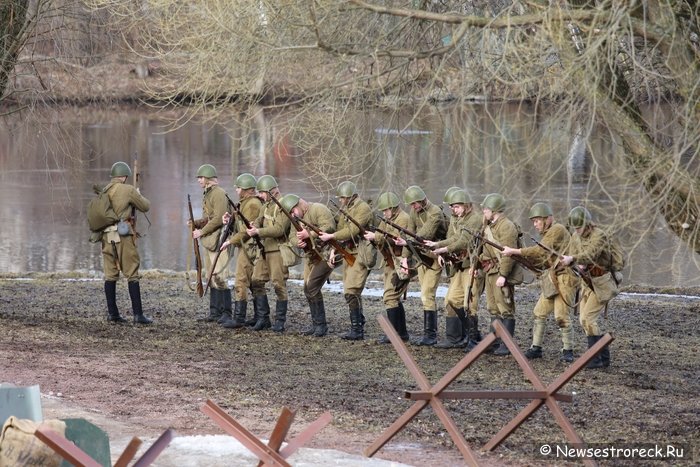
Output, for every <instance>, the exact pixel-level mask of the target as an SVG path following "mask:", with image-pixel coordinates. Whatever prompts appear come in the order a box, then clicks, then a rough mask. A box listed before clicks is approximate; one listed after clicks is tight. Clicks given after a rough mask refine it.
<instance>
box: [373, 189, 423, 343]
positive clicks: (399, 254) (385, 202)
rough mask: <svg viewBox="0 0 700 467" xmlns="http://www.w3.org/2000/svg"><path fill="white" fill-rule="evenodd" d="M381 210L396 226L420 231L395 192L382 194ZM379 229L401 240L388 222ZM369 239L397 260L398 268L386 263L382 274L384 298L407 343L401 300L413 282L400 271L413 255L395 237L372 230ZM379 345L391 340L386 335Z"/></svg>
mask: <svg viewBox="0 0 700 467" xmlns="http://www.w3.org/2000/svg"><path fill="white" fill-rule="evenodd" d="M377 210H378V211H381V213H382V216H383V218H384V219H388V220H390V221H391V222H393V223H394V224H396V225H399V226H401V227H403V228H404V229H406V230H410V231H411V232H413V231H415V230H416V226H415V225H414V224H413V221H412V220H411V216H409V215H408V213H407V212H406V211H404V210H403V209H401V207H400V200H399V197H398V196H397V195H396V194H395V193H392V192H390V191H388V192H386V193H382V194H381V195H379V198H378V199H377ZM377 227H378V228H379V229H381V230H382V231H384V232H388V233H390V234H392V235H393V236H394V237H395V238H398V237H400V234H401V232H399V230H398V229H397V228H396V227H394V226H391V225H389V224H387V223H386V222H385V221H382V222H381V223H380V224H379V225H378V226H377ZM365 239H366V240H368V241H370V242H373V243H374V244H375V245H377V248H388V249H389V251H390V252H391V255H392V257H393V258H394V267H392V266H391V265H390V264H386V263H385V264H384V269H383V271H382V272H383V276H384V295H383V297H382V299H383V301H384V307H385V309H386V316H387V318H388V319H389V322H390V323H391V325H392V326H393V327H394V329H396V332H397V334H398V335H399V337H400V338H401V340H403V341H407V340H408V338H409V336H408V330H407V329H406V310H405V309H404V306H403V302H402V301H401V297H402V296H403V294H404V293H405V292H406V289H408V284H409V281H408V280H402V279H400V278H399V272H400V271H398V269H399V268H400V267H401V261H402V260H403V259H404V258H408V257H409V256H410V253H409V252H408V249H406V248H403V247H401V246H398V245H396V243H394V241H393V240H392V238H391V237H389V236H386V235H384V234H383V233H381V232H379V231H376V232H370V231H369V230H368V231H367V232H366V233H365ZM397 271H398V272H397ZM377 342H378V343H380V344H388V343H389V338H388V337H387V336H386V335H382V336H380V337H379V339H378V340H377Z"/></svg>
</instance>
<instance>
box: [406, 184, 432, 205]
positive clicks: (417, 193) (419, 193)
mask: <svg viewBox="0 0 700 467" xmlns="http://www.w3.org/2000/svg"><path fill="white" fill-rule="evenodd" d="M425 198H427V196H425V191H423V188H421V187H419V186H418V185H413V186H409V187H408V188H406V191H405V192H404V194H403V202H404V203H406V204H411V203H415V202H418V201H423V200H424V199H425Z"/></svg>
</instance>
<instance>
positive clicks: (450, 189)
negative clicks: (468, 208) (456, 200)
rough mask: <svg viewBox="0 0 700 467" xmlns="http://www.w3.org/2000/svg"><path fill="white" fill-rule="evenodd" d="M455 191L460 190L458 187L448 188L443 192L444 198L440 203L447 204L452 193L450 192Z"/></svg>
mask: <svg viewBox="0 0 700 467" xmlns="http://www.w3.org/2000/svg"><path fill="white" fill-rule="evenodd" d="M455 190H461V188H460V187H458V186H451V187H449V188H448V189H447V191H446V192H445V196H444V197H443V198H442V202H443V203H447V204H449V201H448V199H449V196H450V193H452V192H453V191H455Z"/></svg>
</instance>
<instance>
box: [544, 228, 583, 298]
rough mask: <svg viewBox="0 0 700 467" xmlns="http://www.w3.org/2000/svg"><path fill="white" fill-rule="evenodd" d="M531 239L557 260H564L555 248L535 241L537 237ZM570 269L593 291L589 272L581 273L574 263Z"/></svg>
mask: <svg viewBox="0 0 700 467" xmlns="http://www.w3.org/2000/svg"><path fill="white" fill-rule="evenodd" d="M530 239H531V240H532V241H533V242H535V244H536V245H537V246H539V247H540V248H542V249H544V250H545V251H548V252H549V253H551V254H553V255H555V256H556V257H557V258H562V257H563V256H564V255H562V254H561V253H559V252H558V251H556V250H555V249H554V248H551V247H548V246H547V245H545V244H543V243H540V242H538V241H537V240H535V237H530ZM567 267H568V268H569V269H571V272H573V273H574V275H575V276H576V277H580V278H581V280H582V281H583V282H585V283H586V285H587V286H588V288H590V289H591V290H593V280H591V275H590V274H589V273H588V271H581V270H580V269H579V268H578V266H576V264H574V263H572V264H569V265H568V266H567Z"/></svg>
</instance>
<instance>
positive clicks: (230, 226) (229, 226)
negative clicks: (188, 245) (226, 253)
mask: <svg viewBox="0 0 700 467" xmlns="http://www.w3.org/2000/svg"><path fill="white" fill-rule="evenodd" d="M226 199H227V200H228V204H229V206H233V204H234V203H233V201H231V198H229V197H228V195H226ZM235 220H236V216H234V215H233V214H231V217H229V219H228V222H227V223H226V225H225V226H224V228H223V230H222V231H221V235H220V236H219V241H218V242H217V244H216V256H214V259H213V260H212V262H211V267H210V268H209V269H211V270H210V271H209V276H208V277H207V285H206V286H204V292H203V294H202V295H204V294H206V293H207V289H209V286H210V285H211V278H212V277H213V276H214V271H216V263H217V262H218V261H219V256H221V245H223V243H224V241H226V239H227V238H228V237H229V235H231V233H232V232H233V226H234V222H235Z"/></svg>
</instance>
